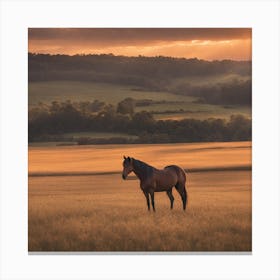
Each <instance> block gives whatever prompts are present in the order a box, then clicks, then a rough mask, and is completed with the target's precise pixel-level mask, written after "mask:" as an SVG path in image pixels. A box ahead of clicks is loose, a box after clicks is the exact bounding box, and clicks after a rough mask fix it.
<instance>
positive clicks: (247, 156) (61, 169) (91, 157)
mask: <svg viewBox="0 0 280 280" xmlns="http://www.w3.org/2000/svg"><path fill="white" fill-rule="evenodd" d="M123 155H126V156H131V157H135V158H138V159H141V160H143V161H145V162H147V163H149V164H151V165H153V166H155V167H157V168H163V167H164V166H167V165H170V164H176V165H179V166H181V167H182V168H185V169H186V170H193V169H215V168H232V169H234V168H235V169H236V168H237V169H238V168H239V169H240V168H242V167H251V142H227V143H193V144H192V143H189V144H155V145H143V144H139V145H91V146H63V147H29V165H28V171H29V174H30V175H36V174H41V175H42V174H45V175H47V174H48V175H55V174H77V173H83V172H89V173H99V172H121V170H122V160H123Z"/></svg>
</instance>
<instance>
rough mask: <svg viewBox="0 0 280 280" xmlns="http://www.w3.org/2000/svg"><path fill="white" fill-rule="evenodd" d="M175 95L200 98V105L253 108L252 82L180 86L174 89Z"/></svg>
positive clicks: (237, 81) (238, 81)
mask: <svg viewBox="0 0 280 280" xmlns="http://www.w3.org/2000/svg"><path fill="white" fill-rule="evenodd" d="M173 93H176V94H180V95H191V96H195V97H199V98H198V99H197V101H196V102H198V103H208V104H228V105H237V104H240V105H247V106H251V104H252V81H251V80H245V81H242V80H241V81H240V80H232V81H230V82H227V83H218V84H214V85H213V84H210V85H203V86H192V85H190V84H180V85H179V86H177V87H176V88H175V89H173Z"/></svg>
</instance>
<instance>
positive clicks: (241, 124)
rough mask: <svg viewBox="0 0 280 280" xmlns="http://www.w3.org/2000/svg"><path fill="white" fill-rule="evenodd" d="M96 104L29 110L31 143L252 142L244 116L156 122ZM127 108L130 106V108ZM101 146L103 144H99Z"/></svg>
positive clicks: (54, 104) (149, 116)
mask: <svg viewBox="0 0 280 280" xmlns="http://www.w3.org/2000/svg"><path fill="white" fill-rule="evenodd" d="M122 103H126V102H124V101H122V102H120V103H119V104H118V106H113V105H110V104H105V103H103V102H99V101H94V102H92V103H90V102H89V103H87V105H88V106H89V107H90V106H93V107H92V108H93V110H89V109H87V108H88V107H87V106H85V103H84V102H80V103H76V104H75V103H72V102H71V101H67V102H52V103H51V104H49V105H47V104H40V105H39V106H36V107H32V108H30V109H29V118H28V139H29V142H35V141H49V140H51V139H54V138H53V136H54V135H56V137H58V139H59V135H60V134H63V133H67V132H84V131H88V132H90V131H92V132H118V133H126V134H129V135H133V136H137V137H136V138H135V137H133V138H115V139H114V138H112V139H103V140H102V139H101V140H100V139H99V140H97V139H90V138H82V139H79V141H78V142H79V143H80V144H91V143H92V144H94V143H95V144H96V143H97V144H101V142H102V143H184V142H208V141H215V142H216V141H244V140H251V129H252V128H251V120H250V119H248V118H245V117H244V116H242V115H233V116H231V118H230V120H224V119H208V120H197V119H183V120H155V119H154V117H153V115H152V114H151V113H149V112H146V111H142V112H137V113H135V112H134V111H133V110H132V111H130V110H131V109H129V106H128V107H127V108H126V109H125V108H124V107H123V106H121V105H120V104H122ZM126 105H127V104H126ZM57 135H58V136H57ZM98 142H99V143H98Z"/></svg>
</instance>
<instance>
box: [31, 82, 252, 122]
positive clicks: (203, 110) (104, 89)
mask: <svg viewBox="0 0 280 280" xmlns="http://www.w3.org/2000/svg"><path fill="white" fill-rule="evenodd" d="M216 79H218V78H216ZM194 82H195V80H194ZM127 97H132V98H134V99H138V100H140V99H151V100H154V101H163V100H165V101H170V102H175V103H168V102H167V103H163V104H153V105H150V106H144V107H136V109H135V111H136V112H139V111H142V110H146V111H155V112H161V114H155V115H154V117H155V118H156V119H182V118H197V119H206V118H209V117H219V118H229V117H230V115H232V114H238V113H241V114H243V115H245V116H247V117H249V118H250V117H251V109H250V108H249V107H244V106H231V107H226V108H225V107H224V106H221V105H211V104H199V103H194V101H195V100H196V98H194V97H190V96H182V95H175V94H172V93H168V92H156V91H139V90H135V88H134V87H133V86H123V85H113V84H102V83H89V82H77V81H48V82H30V83H29V85H28V102H29V106H33V105H36V104H38V103H39V102H43V103H50V102H52V101H54V100H56V101H66V100H71V101H76V102H78V101H93V100H95V99H97V100H100V101H104V102H106V103H111V104H114V105H116V104H117V103H118V102H120V101H121V100H123V99H125V98H127ZM177 102H178V103H177ZM174 110H176V111H179V110H184V111H188V112H183V113H179V114H178V113H168V112H167V111H174Z"/></svg>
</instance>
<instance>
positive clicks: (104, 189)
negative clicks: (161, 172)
mask: <svg viewBox="0 0 280 280" xmlns="http://www.w3.org/2000/svg"><path fill="white" fill-rule="evenodd" d="M123 154H125V155H130V156H134V157H136V158H139V159H142V160H144V161H147V162H148V163H150V164H152V165H154V166H156V167H158V168H162V167H164V166H165V165H168V164H172V163H176V164H178V165H180V166H182V167H183V168H186V169H187V190H188V193H189V204H188V207H187V211H186V212H184V211H183V210H182V204H181V200H180V198H179V196H178V194H177V193H176V192H175V191H174V197H175V204H174V209H173V210H172V211H171V210H170V209H169V207H170V205H169V200H168V198H167V196H166V194H165V193H156V195H155V204H156V209H157V211H156V213H153V212H148V211H147V209H146V202H145V198H144V195H143V194H142V192H141V191H140V189H139V181H138V180H135V179H134V177H131V178H132V180H126V181H123V180H122V179H121V170H122V166H121V163H122V155H123ZM250 168H251V143H250V142H236V143H199V144H177V145H174V144H173V145H100V146H86V147H84V146H82V147H48V148H42V147H40V148H39V147H31V148H29V187H28V197H29V200H28V208H29V209H28V211H29V212H28V217H29V218H28V248H29V251H33V252H34V251H94V252H96V251H186V252H189V251H192V252H193V251H194V252H197V251H215V252H216V251H247V252H248V251H251V249H252V245H251V244H252V235H251V231H252V228H251V227H252V224H251V215H252V213H251V210H252V203H251V193H252V189H251V171H250ZM242 169H243V170H242ZM211 170H212V171H211ZM217 170H220V171H217ZM189 171H196V172H189ZM84 173H89V174H91V175H90V176H89V175H85V174H84ZM98 173H99V174H101V173H103V174H105V175H96V174H98ZM115 173H116V174H115ZM73 174H75V175H79V176H73ZM94 174H95V175H94ZM41 175H48V176H41ZM57 175H60V176H57ZM65 175H68V176H65Z"/></svg>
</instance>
